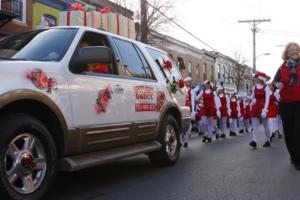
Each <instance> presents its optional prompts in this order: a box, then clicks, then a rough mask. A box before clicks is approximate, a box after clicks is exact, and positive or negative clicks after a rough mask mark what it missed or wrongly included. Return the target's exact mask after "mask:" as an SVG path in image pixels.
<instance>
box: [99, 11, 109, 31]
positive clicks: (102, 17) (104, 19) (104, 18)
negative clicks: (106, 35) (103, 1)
mask: <svg viewBox="0 0 300 200" xmlns="http://www.w3.org/2000/svg"><path fill="white" fill-rule="evenodd" d="M100 28H102V29H103V30H105V31H108V16H107V15H105V14H102V13H100Z"/></svg>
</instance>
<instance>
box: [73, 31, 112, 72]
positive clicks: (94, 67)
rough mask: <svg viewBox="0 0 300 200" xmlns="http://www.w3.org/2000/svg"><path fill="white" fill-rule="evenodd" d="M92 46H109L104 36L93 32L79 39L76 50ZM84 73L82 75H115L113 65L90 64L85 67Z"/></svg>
mask: <svg viewBox="0 0 300 200" xmlns="http://www.w3.org/2000/svg"><path fill="white" fill-rule="evenodd" d="M92 46H107V47H110V44H109V42H108V40H107V37H106V36H105V35H102V34H99V33H93V32H86V33H85V34H84V35H83V37H82V38H81V40H80V42H79V45H78V48H86V47H92ZM85 68H86V71H85V72H84V74H88V75H97V74H117V70H116V68H115V65H114V64H113V63H112V64H105V63H92V64H88V65H87V66H85Z"/></svg>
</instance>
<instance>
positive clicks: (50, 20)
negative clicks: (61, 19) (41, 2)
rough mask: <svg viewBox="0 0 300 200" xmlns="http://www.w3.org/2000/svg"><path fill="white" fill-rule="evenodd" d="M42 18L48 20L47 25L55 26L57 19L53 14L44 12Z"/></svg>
mask: <svg viewBox="0 0 300 200" xmlns="http://www.w3.org/2000/svg"><path fill="white" fill-rule="evenodd" d="M44 19H45V20H46V21H47V22H48V24H49V27H52V26H56V22H57V19H56V17H55V16H53V15H49V14H44Z"/></svg>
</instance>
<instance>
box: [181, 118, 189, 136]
mask: <svg viewBox="0 0 300 200" xmlns="http://www.w3.org/2000/svg"><path fill="white" fill-rule="evenodd" d="M181 121H182V132H183V133H184V132H186V131H187V130H188V129H189V128H190V125H191V117H184V118H182V119H181Z"/></svg>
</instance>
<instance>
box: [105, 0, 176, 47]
mask: <svg viewBox="0 0 300 200" xmlns="http://www.w3.org/2000/svg"><path fill="white" fill-rule="evenodd" d="M111 1H112V2H114V3H116V4H118V5H120V6H122V7H124V8H127V9H131V8H132V7H133V4H132V1H131V0H111ZM175 1H176V0H140V9H138V10H137V11H136V17H135V18H136V20H137V21H138V22H139V26H137V33H138V35H139V38H140V40H141V41H142V42H144V43H151V41H152V40H155V39H154V38H153V37H149V35H150V33H151V31H160V30H163V28H165V27H166V25H168V24H171V23H172V22H171V21H172V20H175V16H174V15H172V14H171V11H172V9H173V8H174V6H175ZM176 3H179V2H178V0H177V2H176ZM164 15H165V16H164ZM166 16H167V17H166Z"/></svg>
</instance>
